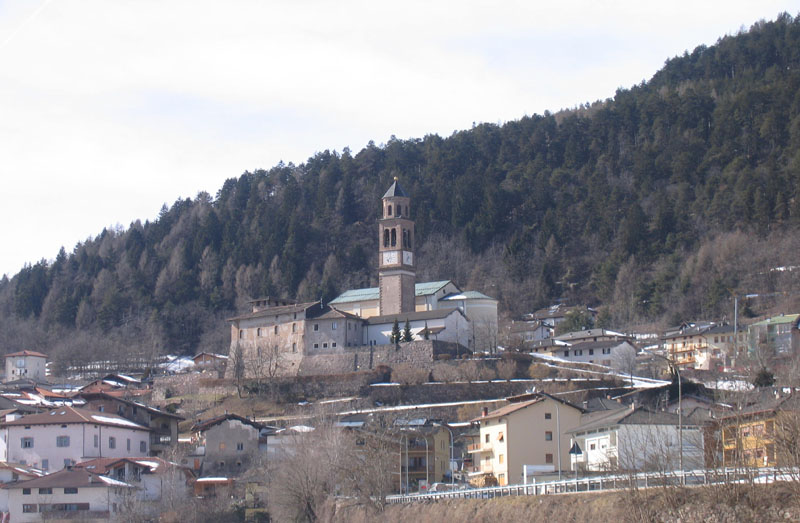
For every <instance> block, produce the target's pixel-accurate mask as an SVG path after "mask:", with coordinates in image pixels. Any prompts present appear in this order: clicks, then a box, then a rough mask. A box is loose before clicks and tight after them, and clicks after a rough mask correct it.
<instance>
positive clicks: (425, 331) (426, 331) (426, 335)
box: [422, 321, 430, 340]
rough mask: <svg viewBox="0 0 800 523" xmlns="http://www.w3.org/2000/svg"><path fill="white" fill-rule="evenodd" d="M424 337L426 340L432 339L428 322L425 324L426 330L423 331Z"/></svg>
mask: <svg viewBox="0 0 800 523" xmlns="http://www.w3.org/2000/svg"><path fill="white" fill-rule="evenodd" d="M422 337H423V338H424V339H426V340H429V339H430V333H429V332H428V322H427V321H426V322H425V330H424V331H422Z"/></svg>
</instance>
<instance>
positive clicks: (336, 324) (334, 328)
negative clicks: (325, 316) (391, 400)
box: [331, 321, 339, 331]
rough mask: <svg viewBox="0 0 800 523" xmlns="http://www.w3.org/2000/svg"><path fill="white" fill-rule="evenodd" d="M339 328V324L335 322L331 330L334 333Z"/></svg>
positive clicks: (332, 323)
mask: <svg viewBox="0 0 800 523" xmlns="http://www.w3.org/2000/svg"><path fill="white" fill-rule="evenodd" d="M338 328H339V324H338V323H336V322H335V321H333V322H331V330H332V331H335V330H336V329H338Z"/></svg>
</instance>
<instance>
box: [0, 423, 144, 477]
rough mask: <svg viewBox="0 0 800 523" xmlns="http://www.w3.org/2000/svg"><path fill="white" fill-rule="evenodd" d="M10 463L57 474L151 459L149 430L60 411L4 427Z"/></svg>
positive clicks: (0, 426)
mask: <svg viewBox="0 0 800 523" xmlns="http://www.w3.org/2000/svg"><path fill="white" fill-rule="evenodd" d="M0 431H2V432H1V433H0V434H1V435H0V439H2V440H3V442H4V443H5V447H6V449H5V451H6V456H4V458H5V460H6V461H14V462H18V463H23V464H26V465H31V466H33V467H36V468H40V469H42V470H44V471H57V470H60V469H62V468H64V467H68V466H72V465H74V464H75V463H78V462H80V461H84V460H86V459H90V458H99V457H120V458H121V457H127V456H137V457H142V456H148V455H149V450H150V432H151V430H150V429H149V428H148V427H145V426H142V425H139V424H137V423H134V422H132V421H130V420H128V419H125V418H123V417H121V416H117V415H116V414H111V413H105V412H104V413H100V412H97V411H92V410H86V409H78V408H74V407H59V408H57V409H54V410H51V411H49V412H44V413H40V414H31V415H28V416H24V417H22V418H19V419H16V420H13V421H6V422H3V423H0Z"/></svg>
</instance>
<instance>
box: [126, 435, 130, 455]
mask: <svg viewBox="0 0 800 523" xmlns="http://www.w3.org/2000/svg"><path fill="white" fill-rule="evenodd" d="M125 450H127V451H128V452H130V451H131V438H128V440H127V442H126V445H125Z"/></svg>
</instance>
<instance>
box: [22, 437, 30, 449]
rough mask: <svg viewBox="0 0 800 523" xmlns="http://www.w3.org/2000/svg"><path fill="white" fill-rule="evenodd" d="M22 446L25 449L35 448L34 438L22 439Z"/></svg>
mask: <svg viewBox="0 0 800 523" xmlns="http://www.w3.org/2000/svg"><path fill="white" fill-rule="evenodd" d="M21 446H22V448H23V449H32V448H33V438H22V441H21Z"/></svg>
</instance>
